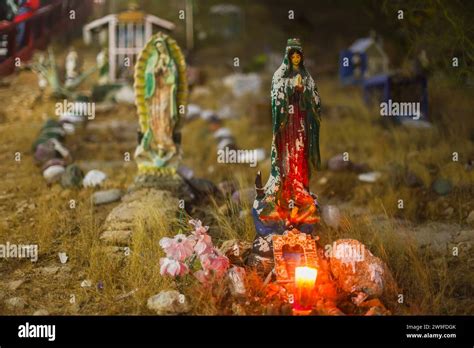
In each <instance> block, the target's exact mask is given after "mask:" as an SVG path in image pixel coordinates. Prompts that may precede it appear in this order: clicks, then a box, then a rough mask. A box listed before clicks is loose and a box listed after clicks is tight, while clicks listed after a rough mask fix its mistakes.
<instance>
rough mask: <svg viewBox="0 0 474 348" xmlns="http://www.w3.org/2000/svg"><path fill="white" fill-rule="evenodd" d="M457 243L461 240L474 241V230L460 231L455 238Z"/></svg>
mask: <svg viewBox="0 0 474 348" xmlns="http://www.w3.org/2000/svg"><path fill="white" fill-rule="evenodd" d="M454 241H455V242H456V243H461V242H474V230H464V231H461V232H459V234H458V235H457V237H456V238H455V239H454Z"/></svg>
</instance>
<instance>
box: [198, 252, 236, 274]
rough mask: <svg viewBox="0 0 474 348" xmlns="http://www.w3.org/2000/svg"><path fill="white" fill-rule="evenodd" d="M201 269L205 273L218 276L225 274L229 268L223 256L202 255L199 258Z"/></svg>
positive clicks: (226, 259)
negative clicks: (208, 272)
mask: <svg viewBox="0 0 474 348" xmlns="http://www.w3.org/2000/svg"><path fill="white" fill-rule="evenodd" d="M200 260H201V265H202V268H203V269H204V270H205V271H210V270H212V271H214V272H215V273H216V274H217V275H218V276H221V275H223V274H224V273H225V271H226V270H227V268H229V259H228V258H227V257H226V256H223V255H216V254H204V255H201V257H200Z"/></svg>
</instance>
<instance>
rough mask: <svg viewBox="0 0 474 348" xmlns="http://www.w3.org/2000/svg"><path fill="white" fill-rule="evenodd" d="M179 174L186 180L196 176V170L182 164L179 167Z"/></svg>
mask: <svg viewBox="0 0 474 348" xmlns="http://www.w3.org/2000/svg"><path fill="white" fill-rule="evenodd" d="M178 174H179V175H181V176H182V177H183V178H185V179H186V180H191V179H192V178H193V177H194V171H193V170H192V169H191V168H189V167H186V166H185V165H182V164H181V165H180V166H179V167H178Z"/></svg>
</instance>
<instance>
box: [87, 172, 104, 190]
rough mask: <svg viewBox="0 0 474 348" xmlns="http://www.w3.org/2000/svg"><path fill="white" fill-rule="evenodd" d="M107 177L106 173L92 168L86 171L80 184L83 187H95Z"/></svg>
mask: <svg viewBox="0 0 474 348" xmlns="http://www.w3.org/2000/svg"><path fill="white" fill-rule="evenodd" d="M105 179H107V174H105V173H104V172H101V171H100V170H97V169H92V170H89V171H88V172H87V174H86V175H85V176H84V179H83V180H82V186H84V187H97V186H100V185H101V184H102V183H103V182H104V180H105Z"/></svg>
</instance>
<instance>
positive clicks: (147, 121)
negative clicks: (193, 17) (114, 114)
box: [135, 32, 188, 176]
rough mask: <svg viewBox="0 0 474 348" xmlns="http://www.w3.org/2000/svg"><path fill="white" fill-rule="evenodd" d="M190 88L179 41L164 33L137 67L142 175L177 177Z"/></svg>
mask: <svg viewBox="0 0 474 348" xmlns="http://www.w3.org/2000/svg"><path fill="white" fill-rule="evenodd" d="M187 88H188V86H187V80H186V63H185V60H184V56H183V54H182V52H181V49H180V48H179V46H178V45H177V43H176V41H175V40H173V39H172V38H171V37H169V36H168V35H166V34H163V33H161V32H159V33H157V34H155V35H153V36H152V37H151V39H150V40H149V41H148V43H147V44H146V45H145V47H144V48H143V51H142V52H141V53H140V55H139V57H138V61H137V63H136V66H135V94H136V106H137V110H138V117H139V124H140V130H139V144H138V147H137V148H136V151H135V160H136V162H137V164H138V171H139V175H141V174H143V175H152V176H162V175H168V174H169V175H171V176H175V175H176V170H177V167H178V164H179V160H180V133H179V123H180V119H181V117H183V116H184V115H185V111H186V104H187V91H188V90H187Z"/></svg>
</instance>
